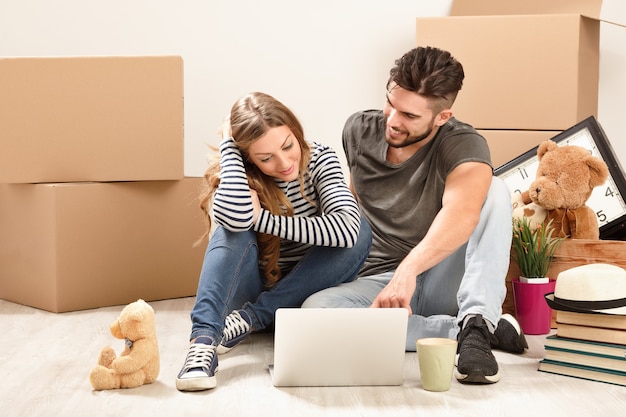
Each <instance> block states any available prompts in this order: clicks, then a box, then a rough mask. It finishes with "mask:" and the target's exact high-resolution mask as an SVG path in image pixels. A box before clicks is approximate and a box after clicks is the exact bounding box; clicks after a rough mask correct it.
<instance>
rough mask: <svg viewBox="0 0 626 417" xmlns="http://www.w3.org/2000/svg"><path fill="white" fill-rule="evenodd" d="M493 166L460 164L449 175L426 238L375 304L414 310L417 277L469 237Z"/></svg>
mask: <svg viewBox="0 0 626 417" xmlns="http://www.w3.org/2000/svg"><path fill="white" fill-rule="evenodd" d="M491 177H492V170H491V167H490V166H489V165H487V164H484V163H481V162H466V163H463V164H460V165H459V166H457V167H456V168H455V169H454V170H453V171H452V172H451V173H450V174H449V175H448V178H447V179H446V186H445V190H444V193H443V198H442V208H441V210H440V211H439V213H438V214H437V216H436V217H435V219H434V220H433V223H432V224H431V226H430V228H429V229H428V232H427V233H426V236H424V239H422V241H421V242H420V243H419V244H418V245H417V246H415V247H414V248H413V249H412V250H411V252H409V254H408V255H407V256H406V257H405V258H404V260H403V261H402V262H400V264H399V265H398V268H396V272H395V274H394V276H393V278H392V279H391V281H390V282H389V284H388V285H387V286H386V287H385V288H384V289H383V290H382V291H381V292H380V294H379V295H378V297H376V299H375V300H374V302H373V304H372V307H403V308H407V309H408V310H409V313H411V306H410V301H411V297H412V296H413V293H414V292H415V287H416V284H415V277H416V276H417V275H419V274H421V273H422V272H424V271H426V270H428V269H430V268H432V267H433V266H435V265H437V264H438V263H440V262H441V261H443V260H444V259H445V258H446V257H448V256H449V255H450V254H451V253H453V252H454V251H456V250H457V249H458V248H459V247H461V246H462V245H463V244H464V243H466V242H467V241H468V240H469V237H470V235H471V234H472V232H473V231H474V228H475V227H476V225H477V224H478V221H479V218H480V211H481V208H482V206H483V203H484V202H485V199H486V198H487V192H488V191H489V187H490V185H491Z"/></svg>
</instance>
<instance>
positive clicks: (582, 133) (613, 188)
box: [495, 116, 626, 240]
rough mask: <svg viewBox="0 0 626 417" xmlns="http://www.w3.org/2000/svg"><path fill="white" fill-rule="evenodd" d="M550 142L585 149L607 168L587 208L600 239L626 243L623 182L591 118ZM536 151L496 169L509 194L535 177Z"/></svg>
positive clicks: (525, 185) (526, 184)
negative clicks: (604, 178) (605, 175)
mask: <svg viewBox="0 0 626 417" xmlns="http://www.w3.org/2000/svg"><path fill="white" fill-rule="evenodd" d="M551 140H553V141H554V142H556V143H557V144H558V145H559V146H568V145H576V146H581V147H583V148H586V149H588V150H589V152H591V154H593V155H594V156H597V157H599V158H600V159H602V160H603V161H604V162H605V163H606V164H607V166H608V167H609V178H608V179H607V180H606V182H605V183H604V184H603V185H601V186H598V187H596V188H594V190H593V192H592V194H591V197H589V199H588V200H587V205H588V206H589V207H591V208H592V209H593V211H594V212H595V213H596V216H597V218H598V224H599V226H600V239H606V240H624V239H626V179H625V177H624V171H623V170H622V168H621V166H620V164H619V161H618V160H617V158H616V157H615V153H614V152H613V148H612V146H611V144H610V142H609V141H608V139H607V137H606V135H605V133H604V131H603V130H602V127H601V126H600V124H599V123H598V122H597V120H596V119H595V117H593V116H591V117H589V118H587V119H585V120H583V121H581V122H580V123H578V124H576V125H575V126H572V127H571V128H569V129H567V130H565V131H563V132H561V133H559V134H558V135H556V136H555V137H553V138H552V139H551ZM538 165H539V159H538V158H537V147H535V148H533V149H531V150H529V151H528V152H526V153H524V154H522V155H520V156H518V157H517V158H515V159H513V160H511V161H509V162H507V163H505V164H504V165H502V166H500V167H498V168H496V170H495V175H496V176H498V177H500V178H501V179H503V180H504V182H505V183H506V184H507V186H508V187H509V190H510V191H511V193H521V192H522V191H524V190H528V187H529V186H530V183H531V182H533V180H534V179H535V176H536V174H537V167H538Z"/></svg>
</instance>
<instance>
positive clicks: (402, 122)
mask: <svg viewBox="0 0 626 417" xmlns="http://www.w3.org/2000/svg"><path fill="white" fill-rule="evenodd" d="M383 114H384V115H385V122H386V128H385V140H386V141H387V143H388V144H389V146H391V147H393V148H403V147H405V146H409V145H413V144H414V143H417V142H420V141H422V140H424V139H430V138H431V137H432V136H433V128H434V126H435V120H436V118H437V116H438V115H436V114H433V111H432V110H431V109H430V108H429V107H428V101H427V100H426V98H424V97H422V96H420V95H419V94H417V93H415V92H413V91H408V90H405V89H403V88H402V87H399V86H398V85H397V84H395V83H391V84H390V85H389V89H388V90H387V99H386V101H385V105H384V106H383Z"/></svg>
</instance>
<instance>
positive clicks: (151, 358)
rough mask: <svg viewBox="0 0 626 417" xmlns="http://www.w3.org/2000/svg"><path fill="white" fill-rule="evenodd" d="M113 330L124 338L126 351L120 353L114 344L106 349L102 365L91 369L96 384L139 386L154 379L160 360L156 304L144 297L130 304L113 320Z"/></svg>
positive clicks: (105, 387)
mask: <svg viewBox="0 0 626 417" xmlns="http://www.w3.org/2000/svg"><path fill="white" fill-rule="evenodd" d="M111 334H112V335H113V336H115V337H117V338H118V339H124V341H125V347H124V351H123V352H122V353H121V354H120V356H119V357H116V355H115V351H114V350H113V348H111V347H110V346H106V347H104V348H103V349H102V351H101V352H100V356H99V358H98V365H96V367H95V368H93V369H92V370H91V372H90V373H89V381H90V382H91V385H92V386H93V388H94V389H95V390H97V391H99V390H110V389H118V388H135V387H139V386H141V385H144V384H151V383H153V382H154V381H155V380H156V379H157V376H158V375H159V368H160V362H159V347H158V343H157V338H156V326H155V320H154V310H153V309H152V307H151V306H150V305H149V304H148V303H146V302H145V301H144V300H141V299H140V300H137V301H135V302H133V303H130V304H128V305H127V306H126V307H124V308H123V309H122V312H121V313H120V316H119V317H118V319H117V320H115V321H114V322H113V323H112V324H111Z"/></svg>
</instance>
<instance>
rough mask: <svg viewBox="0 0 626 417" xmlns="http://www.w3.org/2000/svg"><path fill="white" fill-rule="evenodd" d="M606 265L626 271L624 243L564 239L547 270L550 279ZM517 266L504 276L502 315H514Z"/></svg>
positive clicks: (514, 265) (512, 267) (511, 266)
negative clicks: (580, 267)
mask: <svg viewBox="0 0 626 417" xmlns="http://www.w3.org/2000/svg"><path fill="white" fill-rule="evenodd" d="M591 263H606V264H612V265H617V266H619V267H621V268H624V269H626V241H621V240H589V239H566V240H565V241H563V243H562V244H561V246H559V249H558V250H557V251H556V253H555V255H554V260H553V261H552V264H551V265H550V268H549V269H548V276H549V277H550V278H555V279H556V278H557V277H558V275H559V273H560V272H562V271H565V270H567V269H570V268H574V267H576V266H581V265H586V264H591ZM519 274H520V273H519V268H518V266H517V265H516V264H515V263H514V262H513V261H511V264H510V266H509V271H508V273H507V276H506V298H505V299H504V304H503V305H502V312H503V313H510V314H512V315H515V304H514V300H513V284H512V283H511V280H512V279H514V278H517V277H519ZM555 319H556V312H554V311H553V312H552V327H555Z"/></svg>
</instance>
